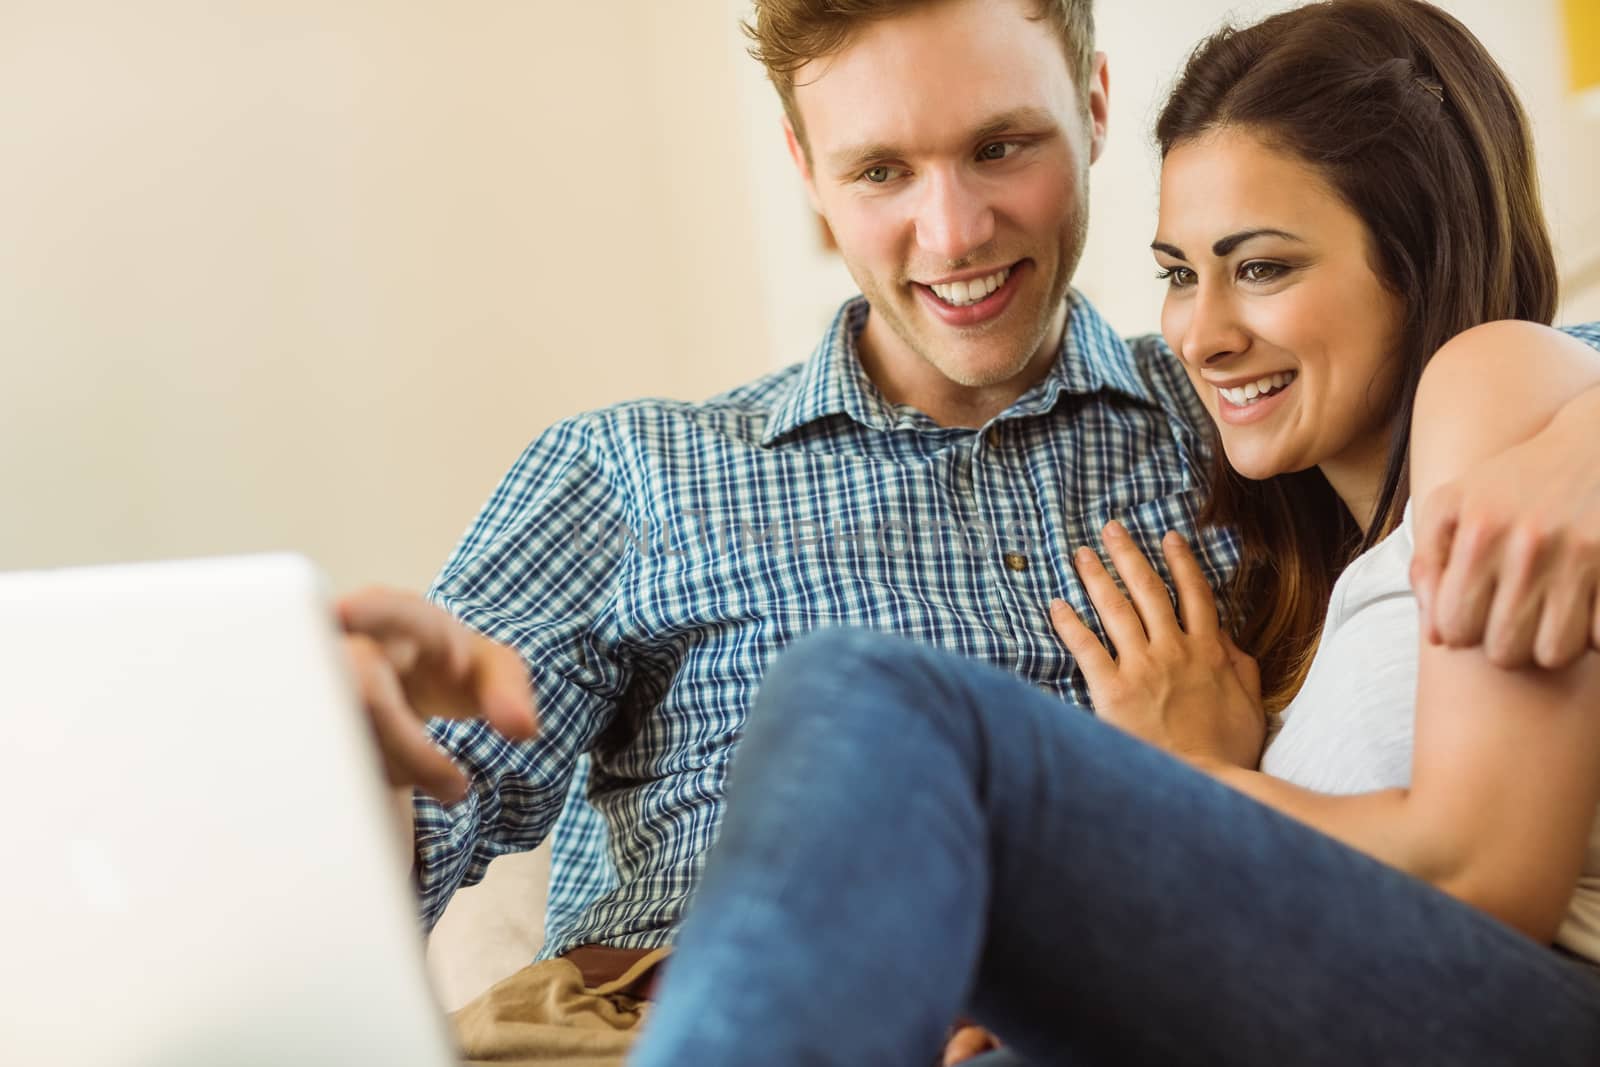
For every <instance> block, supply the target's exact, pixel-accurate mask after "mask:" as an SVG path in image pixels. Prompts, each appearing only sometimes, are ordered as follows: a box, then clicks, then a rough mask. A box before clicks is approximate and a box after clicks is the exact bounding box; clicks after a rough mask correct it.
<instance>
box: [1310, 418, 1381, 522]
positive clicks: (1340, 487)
mask: <svg viewBox="0 0 1600 1067" xmlns="http://www.w3.org/2000/svg"><path fill="white" fill-rule="evenodd" d="M1388 466H1389V437H1388V435H1387V434H1385V435H1382V436H1379V437H1375V438H1374V439H1373V440H1372V441H1370V442H1367V443H1366V444H1365V445H1364V446H1361V447H1359V448H1351V449H1349V450H1347V451H1346V452H1345V453H1344V454H1343V455H1341V456H1339V457H1338V458H1337V459H1331V460H1328V461H1326V462H1324V463H1319V464H1318V465H1317V467H1318V469H1319V470H1321V471H1322V476H1323V477H1324V478H1326V479H1328V484H1329V485H1331V486H1333V491H1334V492H1335V493H1337V494H1338V495H1339V499H1340V500H1342V501H1343V502H1344V506H1345V510H1347V511H1349V512H1350V517H1351V518H1353V519H1355V521H1356V525H1357V526H1359V527H1361V533H1362V535H1363V536H1365V535H1366V534H1367V533H1368V532H1369V531H1370V530H1371V528H1372V522H1373V519H1375V518H1376V517H1377V516H1376V512H1377V510H1378V494H1379V493H1380V492H1381V491H1382V490H1383V475H1384V471H1385V470H1387V469H1388Z"/></svg>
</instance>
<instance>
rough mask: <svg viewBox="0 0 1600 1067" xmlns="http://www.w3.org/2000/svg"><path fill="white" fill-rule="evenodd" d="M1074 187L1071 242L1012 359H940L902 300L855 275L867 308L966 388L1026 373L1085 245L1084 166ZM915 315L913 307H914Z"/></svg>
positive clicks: (904, 287)
mask: <svg viewBox="0 0 1600 1067" xmlns="http://www.w3.org/2000/svg"><path fill="white" fill-rule="evenodd" d="M1078 188H1079V189H1081V190H1082V191H1083V196H1082V198H1081V199H1080V200H1079V202H1078V208H1077V210H1076V211H1074V212H1073V213H1072V216H1071V218H1069V219H1068V220H1067V224H1068V226H1069V227H1070V230H1069V242H1070V243H1069V244H1068V246H1067V247H1066V248H1065V249H1064V250H1063V254H1062V257H1061V259H1060V261H1059V263H1058V265H1057V275H1056V277H1055V278H1053V279H1051V283H1050V289H1049V291H1048V292H1047V293H1046V294H1045V300H1044V302H1043V303H1042V304H1041V305H1040V307H1039V308H1038V311H1037V312H1036V314H1035V316H1034V322H1033V325H1032V328H1031V329H1029V330H1028V332H1027V334H1026V335H1025V337H1024V339H1023V340H1022V342H1021V343H1020V344H1019V345H1018V346H1017V351H1016V352H1015V353H1014V354H1013V355H1012V356H1011V358H1009V359H1007V360H1005V361H1004V362H1003V363H1001V364H1000V365H999V366H996V367H993V368H991V369H988V370H987V371H985V370H982V369H978V370H969V369H968V368H966V367H963V366H962V365H960V363H959V362H958V361H957V360H954V359H945V358H941V353H939V352H938V351H937V347H936V346H935V345H934V344H932V343H931V340H932V339H931V338H926V337H919V336H918V333H917V331H916V330H915V329H914V328H913V326H912V321H911V320H910V319H909V318H908V317H906V316H902V315H901V314H900V305H899V304H898V303H896V302H894V301H891V300H885V299H882V298H881V297H882V294H881V293H879V292H875V291H874V290H876V288H877V287H876V286H875V285H870V286H869V285H864V284H862V280H863V279H861V278H857V279H856V284H857V285H860V286H861V291H862V293H863V295H865V296H866V298H867V303H868V304H869V305H870V306H871V313H872V314H874V315H882V316H883V319H884V322H885V323H886V324H887V325H888V326H889V328H890V330H891V331H892V332H893V333H894V335H895V336H896V337H898V338H899V339H900V342H901V343H902V344H904V345H905V346H906V347H907V348H908V349H910V350H911V352H912V353H913V354H914V355H915V356H916V357H917V358H918V359H920V360H921V361H922V362H923V363H925V364H927V365H928V366H930V367H932V368H934V369H935V370H936V371H938V372H939V374H941V375H942V376H943V377H945V378H947V379H948V380H950V381H952V382H954V383H955V384H957V385H959V386H962V387H963V388H967V389H989V388H993V387H994V386H997V385H1001V384H1003V383H1005V382H1007V381H1010V380H1011V379H1013V378H1015V377H1017V376H1018V375H1021V374H1022V373H1024V372H1025V371H1026V370H1027V369H1028V368H1029V366H1030V365H1031V364H1032V363H1033V361H1034V358H1035V357H1036V356H1038V355H1040V353H1039V348H1040V346H1041V345H1043V344H1044V342H1045V340H1046V338H1047V336H1048V335H1049V333H1050V331H1051V330H1052V329H1053V328H1054V327H1055V325H1056V320H1057V313H1058V311H1059V309H1060V308H1061V306H1062V303H1063V302H1064V301H1065V300H1066V298H1067V291H1068V290H1069V289H1070V288H1071V287H1072V278H1073V275H1074V274H1076V273H1077V270H1078V264H1079V263H1080V261H1081V260H1082V259H1083V251H1084V246H1085V244H1086V243H1087V241H1088V236H1089V175H1088V169H1087V168H1085V169H1084V171H1083V173H1082V174H1081V175H1080V176H1079V186H1078ZM1033 261H1034V264H1035V268H1036V269H1037V265H1038V262H1039V261H1038V259H1037V257H1034V258H1033ZM847 266H848V264H847ZM851 273H852V274H855V271H853V270H852V271H851ZM870 277H871V276H870V275H867V278H868V279H870ZM897 291H898V292H902V293H904V292H909V291H910V288H909V284H908V283H898V288H897ZM918 299H919V298H918V297H917V296H915V295H912V297H911V300H912V301H913V303H915V302H916V301H917V300H918ZM1012 310H1013V309H1012V308H1008V309H1007V312H1008V313H1009V312H1010V311H1012ZM914 314H915V312H913V315H914ZM1006 318H1007V316H1006V315H1002V316H1001V318H1000V319H999V320H997V321H996V322H993V323H989V324H987V325H985V326H980V327H977V328H976V329H974V330H971V331H969V336H981V335H982V334H984V333H986V332H992V331H993V330H998V329H1001V328H1003V324H1004V322H1005V319H1006ZM1054 357H1055V353H1054V352H1051V353H1046V354H1044V358H1049V359H1053V358H1054Z"/></svg>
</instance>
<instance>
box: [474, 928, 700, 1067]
mask: <svg viewBox="0 0 1600 1067" xmlns="http://www.w3.org/2000/svg"><path fill="white" fill-rule="evenodd" d="M668 951H669V950H668V949H661V950H659V951H657V952H652V953H650V954H649V955H646V956H644V957H642V958H641V959H640V960H639V961H638V962H637V963H635V964H633V965H632V966H631V967H629V968H628V969H627V970H626V971H625V972H624V973H623V974H622V975H621V976H620V977H618V978H616V979H615V980H613V981H608V982H604V983H602V984H600V985H595V986H588V985H585V984H584V978H583V972H581V971H580V970H579V969H578V967H577V965H576V964H574V963H572V962H571V961H569V960H565V959H554V960H545V961H543V962H541V963H535V964H532V965H531V966H528V967H524V968H523V969H522V970H520V971H518V972H517V973H516V974H513V975H512V976H511V977H509V978H507V979H505V980H504V981H502V982H499V983H497V984H496V985H494V986H492V987H490V989H489V990H488V991H487V992H486V993H484V994H483V995H482V996H480V997H478V998H477V999H476V1000H474V1001H472V1002H471V1003H470V1004H468V1005H467V1006H466V1007H464V1008H462V1009H461V1010H460V1011H458V1012H456V1013H455V1014H454V1015H453V1016H451V1021H452V1022H453V1023H454V1025H455V1031H456V1038H457V1040H458V1041H460V1043H461V1049H462V1057H463V1059H464V1060H465V1061H466V1062H467V1063H474V1064H477V1063H498V1064H506V1063H511V1064H527V1063H537V1064H557V1065H559V1067H621V1064H622V1062H623V1060H624V1059H626V1058H627V1055H628V1050H629V1049H630V1048H631V1047H632V1046H633V1042H634V1040H635V1039H636V1038H637V1037H638V1031H639V1026H640V1025H641V1024H642V1023H643V1022H644V1018H645V1015H646V1013H647V1011H648V1009H649V1001H647V1000H642V999H640V998H639V997H638V996H637V995H635V994H636V993H638V992H639V990H638V989H637V988H636V987H637V986H639V985H640V979H641V978H644V977H645V976H646V975H647V974H649V973H650V972H651V971H653V970H654V968H655V967H656V965H657V964H659V963H660V962H661V961H662V960H663V959H665V958H666V956H667V953H668Z"/></svg>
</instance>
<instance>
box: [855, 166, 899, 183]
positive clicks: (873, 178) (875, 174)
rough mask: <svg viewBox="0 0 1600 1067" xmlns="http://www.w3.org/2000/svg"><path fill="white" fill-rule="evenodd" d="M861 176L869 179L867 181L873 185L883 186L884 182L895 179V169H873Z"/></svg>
mask: <svg viewBox="0 0 1600 1067" xmlns="http://www.w3.org/2000/svg"><path fill="white" fill-rule="evenodd" d="M861 176H862V177H863V178H865V179H867V181H869V182H871V183H872V184H873V185H882V184H883V183H884V182H887V181H888V180H889V179H890V178H892V177H894V168H893V167H873V168H872V169H871V170H868V171H864V172H863V173H862V175H861Z"/></svg>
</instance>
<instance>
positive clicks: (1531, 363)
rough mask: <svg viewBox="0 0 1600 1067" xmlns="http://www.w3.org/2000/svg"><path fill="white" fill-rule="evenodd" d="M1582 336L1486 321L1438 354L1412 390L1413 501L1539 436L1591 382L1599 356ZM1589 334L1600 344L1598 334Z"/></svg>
mask: <svg viewBox="0 0 1600 1067" xmlns="http://www.w3.org/2000/svg"><path fill="white" fill-rule="evenodd" d="M1586 329H1589V328H1588V327H1577V328H1575V330H1574V331H1573V332H1572V333H1567V332H1563V331H1561V330H1557V329H1554V328H1553V327H1550V326H1542V325H1540V324H1538V323H1534V322H1517V321H1509V320H1508V321H1502V322H1489V323H1484V324H1483V325H1481V326H1475V327H1473V328H1472V329H1470V330H1467V331H1466V332H1464V333H1461V334H1459V335H1457V336H1456V337H1454V338H1453V339H1451V340H1450V341H1449V343H1447V344H1446V345H1445V346H1444V347H1443V348H1441V349H1440V350H1439V351H1438V352H1437V353H1436V354H1435V355H1434V357H1433V358H1432V359H1431V360H1429V361H1428V366H1427V368H1426V369H1425V370H1424V371H1423V374H1422V381H1421V383H1420V384H1419V385H1418V387H1417V395H1416V403H1415V408H1414V415H1413V421H1412V430H1411V464H1412V471H1411V479H1412V480H1411V491H1412V496H1413V497H1417V496H1421V495H1424V494H1426V493H1427V492H1428V491H1429V490H1430V489H1433V488H1435V487H1436V486H1438V485H1441V484H1443V483H1445V482H1448V481H1450V480H1452V479H1454V478H1457V477H1459V476H1460V475H1462V474H1465V473H1466V472H1467V471H1468V470H1470V469H1471V468H1472V467H1473V466H1474V465H1476V464H1478V463H1480V462H1482V461H1483V460H1485V459H1487V458H1488V457H1490V456H1493V455H1496V454H1498V453H1500V452H1502V451H1504V450H1505V449H1507V448H1510V447H1511V446H1513V445H1515V444H1517V443H1519V442H1521V441H1525V440H1527V439H1528V438H1530V437H1532V436H1533V435H1534V434H1536V433H1538V432H1539V430H1541V429H1542V428H1543V427H1544V425H1545V424H1546V423H1547V422H1548V421H1549V419H1550V418H1551V417H1552V416H1553V415H1554V414H1555V412H1556V411H1557V410H1559V409H1560V407H1561V405H1562V404H1563V403H1565V402H1566V400H1568V399H1570V398H1571V397H1572V396H1573V395H1574V393H1575V392H1576V391H1578V390H1581V389H1582V388H1584V387H1585V386H1586V385H1587V384H1588V383H1589V381H1590V380H1591V379H1590V375H1592V373H1593V366H1594V361H1595V359H1596V355H1595V347H1594V345H1593V344H1591V343H1590V342H1589V338H1588V335H1584V334H1582V333H1581V331H1583V330H1586ZM1592 333H1593V336H1594V337H1595V338H1596V340H1597V341H1600V330H1596V331H1592Z"/></svg>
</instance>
